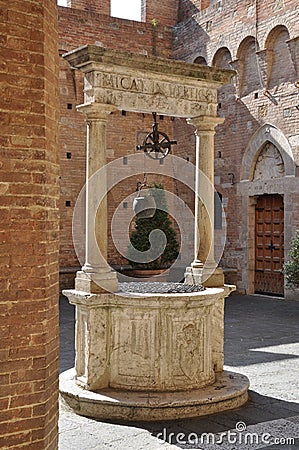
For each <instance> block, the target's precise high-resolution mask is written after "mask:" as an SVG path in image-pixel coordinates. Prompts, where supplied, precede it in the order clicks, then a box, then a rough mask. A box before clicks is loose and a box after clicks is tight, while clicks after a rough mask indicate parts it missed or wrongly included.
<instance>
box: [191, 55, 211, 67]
mask: <svg viewBox="0 0 299 450" xmlns="http://www.w3.org/2000/svg"><path fill="white" fill-rule="evenodd" d="M194 64H200V65H201V66H207V65H208V64H207V61H206V59H205V58H204V57H203V56H198V57H197V58H195V60H194Z"/></svg>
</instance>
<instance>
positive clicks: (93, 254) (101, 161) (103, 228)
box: [75, 104, 118, 293]
mask: <svg viewBox="0 0 299 450" xmlns="http://www.w3.org/2000/svg"><path fill="white" fill-rule="evenodd" d="M115 109H116V108H115V107H114V106H111V105H105V104H90V105H82V106H79V107H78V110H79V111H82V112H83V113H84V114H85V116H86V122H87V146H86V147H87V151H86V241H85V245H86V246H85V264H84V266H83V267H82V270H81V271H79V272H77V276H76V280H75V288H76V290H77V291H84V292H89V293H101V292H106V291H109V292H116V291H117V287H118V284H117V277H116V273H115V272H114V271H112V270H111V268H110V266H109V265H108V263H107V233H108V230H107V220H108V219H107V197H106V192H107V180H106V169H105V166H106V159H107V158H106V126H107V121H108V118H109V114H111V112H112V111H113V110H115ZM100 199H102V201H100ZM98 205H99V207H98ZM97 207H98V208H97Z"/></svg>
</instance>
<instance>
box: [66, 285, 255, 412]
mask: <svg viewBox="0 0 299 450" xmlns="http://www.w3.org/2000/svg"><path fill="white" fill-rule="evenodd" d="M230 291H231V287H229V286H226V287H223V288H207V289H205V290H204V291H200V292H192V293H185V294H182V293H179V294H169V293H168V294H161V293H157V294H153V293H151V294H144V293H143V294H138V293H131V292H130V293H127V294H126V293H120V294H119V295H118V294H111V293H107V294H88V293H86V294H85V295H83V293H80V294H79V293H78V292H76V291H75V290H69V291H64V294H65V295H67V297H68V298H69V301H70V303H72V304H75V305H76V365H75V370H70V371H67V372H65V373H64V374H62V376H61V380H60V381H61V384H60V392H61V395H62V398H63V399H64V401H65V402H66V403H67V404H68V405H69V406H71V407H72V408H73V409H74V410H75V411H76V412H77V413H79V414H83V415H86V416H90V417H95V418H98V419H103V420H104V419H116V420H159V419H160V420H162V419H163V420H165V419H176V418H181V417H192V416H200V415H204V414H210V413H214V412H219V411H223V410H226V409H231V408H236V407H239V406H240V405H242V404H243V403H244V402H245V401H246V400H247V389H248V380H247V378H246V377H244V376H241V375H238V374H232V373H227V372H225V371H223V308H224V297H225V296H227V295H228V294H229V293H230Z"/></svg>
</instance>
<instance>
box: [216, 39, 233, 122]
mask: <svg viewBox="0 0 299 450" xmlns="http://www.w3.org/2000/svg"><path fill="white" fill-rule="evenodd" d="M231 60H232V57H231V53H230V51H229V49H228V48H227V47H221V48H219V49H218V50H217V52H216V53H215V55H214V57H213V62H212V66H214V67H217V68H220V69H229V70H231V69H232V67H231V65H230V63H231ZM235 93H236V87H235V83H234V80H232V81H231V83H230V84H226V85H224V86H221V87H220V88H219V89H218V113H219V115H220V116H225V117H227V116H228V115H232V114H234V113H235V107H234V106H232V105H230V107H229V108H226V102H227V101H229V100H231V98H232V97H235Z"/></svg>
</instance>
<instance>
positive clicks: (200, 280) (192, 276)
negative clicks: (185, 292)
mask: <svg viewBox="0 0 299 450" xmlns="http://www.w3.org/2000/svg"><path fill="white" fill-rule="evenodd" d="M185 284H193V285H194V284H202V285H203V286H204V287H220V286H224V274H223V270H222V268H221V267H216V268H215V266H208V265H207V264H205V265H204V266H200V267H196V266H195V267H193V266H191V267H187V268H186V272H185Z"/></svg>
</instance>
